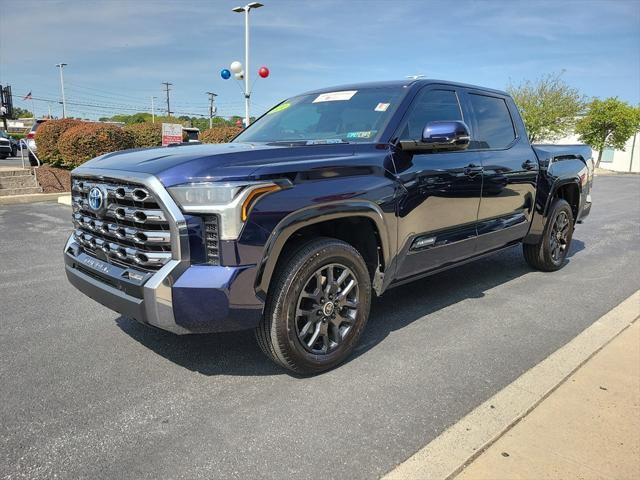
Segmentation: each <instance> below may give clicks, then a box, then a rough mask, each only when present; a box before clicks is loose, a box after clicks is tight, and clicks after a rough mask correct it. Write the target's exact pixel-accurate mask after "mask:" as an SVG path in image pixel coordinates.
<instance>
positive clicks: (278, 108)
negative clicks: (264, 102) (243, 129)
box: [267, 102, 291, 115]
mask: <svg viewBox="0 0 640 480" xmlns="http://www.w3.org/2000/svg"><path fill="white" fill-rule="evenodd" d="M290 106H291V104H290V103H288V102H287V103H283V104H282V105H278V106H277V107H276V108H274V109H273V110H270V111H269V112H267V115H271V114H272V113H277V112H281V111H282V110H286V109H287V108H289V107H290Z"/></svg>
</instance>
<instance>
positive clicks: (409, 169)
mask: <svg viewBox="0 0 640 480" xmlns="http://www.w3.org/2000/svg"><path fill="white" fill-rule="evenodd" d="M439 120H462V121H464V120H465V119H464V115H463V113H462V109H461V107H460V102H459V99H458V92H457V91H456V89H455V88H452V87H449V86H446V87H445V86H442V87H439V86H428V87H425V88H424V89H423V90H421V91H420V92H419V93H418V94H417V96H416V98H415V99H414V101H413V103H412V105H411V106H410V108H409V111H408V114H407V116H406V117H405V119H404V120H403V122H402V123H401V126H400V129H399V133H398V135H397V137H398V139H400V140H420V139H421V138H422V130H423V129H424V127H425V125H426V124H427V122H430V121H439ZM394 163H395V167H396V173H397V176H398V179H399V180H400V182H401V184H402V190H403V193H402V195H401V197H400V198H401V199H400V201H399V202H398V246H399V249H400V252H399V257H398V258H399V264H398V268H397V270H396V272H397V273H396V277H397V279H403V278H408V277H411V276H414V275H418V274H420V273H423V272H426V271H428V270H433V269H436V268H439V267H443V266H445V265H446V264H449V263H452V262H456V261H458V260H461V259H463V258H466V257H469V256H471V255H473V254H474V252H475V247H476V245H475V242H476V238H477V235H476V220H477V215H478V207H479V205H480V195H481V191H482V168H481V166H480V164H479V163H478V164H476V163H474V156H473V155H470V154H469V153H467V152H465V151H456V152H424V153H422V152H420V153H408V152H403V151H397V152H396V153H395V154H394Z"/></svg>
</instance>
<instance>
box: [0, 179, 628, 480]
mask: <svg viewBox="0 0 640 480" xmlns="http://www.w3.org/2000/svg"><path fill="white" fill-rule="evenodd" d="M593 199H594V207H593V210H592V213H591V216H590V217H589V218H588V220H587V221H586V223H585V224H583V225H579V226H578V228H577V230H576V232H575V234H574V239H573V244H572V250H571V254H570V258H569V264H568V265H567V266H566V267H565V268H564V269H563V270H561V271H559V272H556V273H551V274H549V273H541V272H535V271H532V270H531V269H530V268H529V267H528V266H527V264H526V263H525V262H524V259H523V258H522V255H521V251H520V248H519V247H515V248H513V249H510V250H508V251H506V252H503V253H501V254H498V255H496V256H493V257H490V258H486V259H483V260H480V261H478V262H475V263H471V264H468V265H465V266H462V267H459V268H456V269H453V270H450V271H448V272H445V273H442V274H439V275H436V276H433V277H430V278H427V279H424V280H420V281H417V282H414V283H412V284H409V285H405V286H403V287H399V288H397V289H395V290H391V291H389V292H388V293H387V294H386V295H385V296H384V297H383V298H381V299H379V300H376V301H375V303H374V305H373V309H372V316H371V319H370V321H369V324H368V326H367V330H366V332H365V334H364V336H363V339H362V343H361V345H360V347H359V348H358V350H357V353H356V355H355V356H354V357H353V358H352V359H351V360H350V361H349V362H348V363H346V364H345V365H343V366H341V367H340V368H338V369H336V370H334V371H331V372H329V373H326V374H324V375H321V376H317V377H314V378H298V377H295V376H292V375H289V374H288V373H286V372H284V371H283V370H280V369H279V368H277V367H275V366H274V365H273V364H271V363H270V362H269V361H268V360H267V359H266V358H265V357H263V355H262V354H261V352H260V351H259V348H258V347H257V345H256V344H255V342H254V339H253V335H252V333H251V332H242V333H235V334H224V335H198V336H188V337H178V336H174V335H172V334H170V333H165V332H161V331H157V330H152V329H150V328H148V327H144V326H142V325H139V324H137V323H136V322H134V321H131V320H128V319H126V318H122V317H120V316H119V315H118V314H116V313H114V312H111V311H110V310H107V309H105V308H103V307H102V306H100V305H98V304H96V303H95V302H93V301H91V300H90V299H88V298H87V297H84V296H83V295H81V294H80V293H79V292H77V291H75V290H74V289H73V288H72V287H71V286H70V285H69V284H68V283H67V281H66V278H65V276H64V269H63V263H62V253H61V252H62V246H63V244H64V241H65V240H66V237H67V235H68V234H69V232H70V228H71V227H70V210H69V207H65V206H62V205H58V204H54V203H40V204H30V205H10V206H0V252H2V253H1V255H2V267H1V268H0V319H1V321H0V325H1V326H2V328H1V329H0V477H3V478H53V477H54V476H57V478H105V479H111V478H190V479H191V478H242V479H247V478H272V479H281V478H285V477H290V476H291V477H295V478H317V477H323V478H337V479H340V478H375V477H377V476H380V475H382V474H383V473H385V472H386V471H388V470H389V469H391V468H392V467H393V466H395V465H396V464H397V463H399V462H401V461H403V460H404V459H406V458H407V457H408V456H410V455H411V454H413V453H414V452H415V451H416V450H418V449H419V448H420V447H422V446H423V445H425V444H426V443H428V442H429V441H430V440H432V439H433V438H435V437H436V436H437V435H438V434H439V433H441V432H442V431H443V430H444V429H446V428H447V427H448V426H449V425H451V424H453V423H455V422H456V421H457V420H458V419H460V418H461V417H462V416H464V415H465V414H466V413H467V412H469V411H470V410H472V409H473V408H474V407H476V406H477V405H479V404H480V403H482V402H483V401H484V400H486V399H487V398H489V397H490V396H492V395H493V394H494V393H496V392H497V391H499V390H500V389H501V388H503V387H504V386H505V385H507V384H509V383H510V382H511V381H513V380H514V379H515V378H517V377H518V376H519V375H521V374H522V373H523V372H525V371H526V370H528V369H529V368H531V367H533V366H534V365H535V364H537V363H538V362H540V361H541V360H543V359H544V358H545V357H547V356H548V355H549V354H551V353H552V352H554V351H555V350H556V349H558V348H559V347H561V346H562V345H564V344H565V343H567V342H568V341H570V340H571V339H572V338H573V337H575V336H576V335H577V334H578V333H580V332H581V331H582V330H584V329H585V328H586V327H587V326H589V325H591V324H592V323H593V322H594V321H595V320H597V319H598V318H599V317H600V316H602V315H603V314H604V313H605V312H607V311H608V310H610V309H611V308H613V307H614V306H616V305H617V304H618V303H620V302H621V301H622V300H624V299H625V298H626V297H627V296H629V295H630V294H631V293H633V292H634V291H636V290H637V289H638V288H639V287H640V268H639V267H640V249H638V240H639V238H638V235H639V233H638V224H639V220H640V218H639V217H640V213H639V210H638V207H639V206H640V176H631V175H629V176H611V177H598V178H596V183H595V187H594V193H593Z"/></svg>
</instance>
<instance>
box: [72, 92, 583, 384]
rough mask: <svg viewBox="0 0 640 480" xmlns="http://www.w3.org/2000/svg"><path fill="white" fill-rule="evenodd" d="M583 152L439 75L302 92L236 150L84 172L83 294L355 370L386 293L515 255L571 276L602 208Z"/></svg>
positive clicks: (167, 152) (160, 154)
mask: <svg viewBox="0 0 640 480" xmlns="http://www.w3.org/2000/svg"><path fill="white" fill-rule="evenodd" d="M592 181H593V160H592V154H591V149H590V148H589V147H587V146H585V145H571V146H551V145H539V146H538V145H536V146H533V147H532V146H531V145H530V144H529V142H528V140H527V134H526V131H525V126H524V124H523V122H522V120H521V118H520V115H519V114H518V110H517V109H516V106H515V104H514V102H513V100H512V99H511V97H509V95H507V94H506V93H504V92H500V91H496V90H490V89H486V88H481V87H476V86H471V85H463V84H457V83H451V82H443V81H436V80H412V81H409V80H408V81H403V82H383V83H370V84H358V85H348V86H342V87H336V88H332V89H323V90H318V91H314V92H310V93H305V94H303V95H300V96H296V97H292V98H290V99H288V100H286V101H284V102H282V103H280V104H279V105H277V106H276V107H274V108H273V109H271V110H270V111H269V112H267V113H266V114H265V115H263V116H262V117H261V118H260V119H258V120H257V121H256V122H255V123H254V124H253V125H251V126H250V127H249V128H247V129H246V130H244V131H243V132H242V133H241V134H240V135H238V136H237V137H236V138H235V139H234V140H233V141H232V142H231V143H227V144H222V145H193V144H192V145H183V146H176V147H166V148H152V149H144V150H132V151H125V152H117V153H111V154H107V155H104V156H101V157H98V158H96V159H94V160H92V161H90V162H88V163H86V164H84V165H82V166H81V167H79V168H77V169H76V170H74V171H73V176H72V196H73V223H74V227H75V231H74V232H73V234H72V235H71V237H70V238H69V240H68V242H67V244H66V246H65V248H64V259H65V264H66V273H67V276H68V278H69V280H70V282H71V283H72V284H73V285H75V286H76V287H77V288H78V289H79V290H81V291H82V292H84V293H85V294H87V295H88V296H90V297H92V298H93V299H95V300H96V301H98V302H100V303H102V304H104V305H106V306H107V307H109V308H111V309H113V310H115V311H117V312H120V313H121V314H123V315H125V316H127V317H131V318H134V319H136V320H138V321H140V322H142V323H146V324H149V325H153V326H156V327H158V328H161V329H165V330H169V331H171V332H174V333H177V334H185V333H203V332H226V331H233V330H243V329H254V330H255V332H256V338H257V340H258V343H259V344H260V346H261V348H262V350H264V352H265V353H266V354H267V356H269V357H270V358H271V359H273V360H274V361H275V362H277V363H278V364H280V365H282V366H283V367H285V368H288V369H291V370H294V371H296V372H298V373H303V374H310V373H317V372H321V371H324V370H327V369H329V368H332V367H334V366H336V365H337V364H339V363H340V362H342V361H343V360H344V359H345V358H346V357H347V356H348V355H349V353H350V352H351V351H352V350H353V349H354V346H355V345H356V343H357V342H358V339H359V337H360V335H361V334H362V331H363V329H364V327H365V324H366V322H367V317H368V315H369V306H370V304H371V297H372V296H373V295H382V294H383V293H384V292H385V291H386V290H387V289H389V288H392V287H395V286H398V285H401V284H403V283H405V282H408V281H411V280H414V279H416V278H419V277H422V276H425V275H430V274H433V273H436V272H440V271H442V270H444V269H447V268H450V267H453V266H455V265H459V264H461V263H463V262H468V261H470V260H474V259H477V258H479V257H482V256H484V255H487V254H490V253H493V252H496V251H498V250H501V249H503V248H508V247H511V246H512V245H514V244H517V243H522V245H523V250H524V257H525V259H526V261H527V262H528V263H529V264H530V265H531V266H532V267H534V268H537V269H540V270H544V271H554V270H557V269H559V268H561V267H562V266H563V264H564V263H565V258H566V256H567V253H568V251H569V248H570V245H571V236H572V233H573V230H574V228H575V224H576V223H580V222H581V220H582V219H583V218H584V217H586V216H587V215H588V213H589V210H590V208H591V195H590V190H591V185H592Z"/></svg>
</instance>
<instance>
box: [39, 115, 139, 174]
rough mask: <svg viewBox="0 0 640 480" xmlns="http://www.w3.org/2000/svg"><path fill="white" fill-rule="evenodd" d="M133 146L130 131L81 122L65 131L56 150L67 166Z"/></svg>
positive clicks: (101, 124)
mask: <svg viewBox="0 0 640 480" xmlns="http://www.w3.org/2000/svg"><path fill="white" fill-rule="evenodd" d="M45 125H46V124H45ZM37 141H38V140H37V138H36V142H37ZM134 146H135V143H134V139H133V135H131V133H129V132H127V131H125V130H124V129H122V128H120V127H118V126H116V125H109V124H104V123H87V122H83V123H81V124H80V125H77V126H75V127H72V128H70V129H68V130H67V131H65V132H64V133H63V134H62V135H61V136H60V139H59V140H58V150H59V151H60V154H61V156H62V159H63V161H64V163H65V165H69V166H72V165H73V166H75V165H81V164H83V163H84V162H86V161H88V160H91V159H92V158H94V157H98V156H100V155H104V154H105V153H111V152H115V151H117V150H126V149H127V148H133V147H134ZM38 150H40V145H39V144H38Z"/></svg>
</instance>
